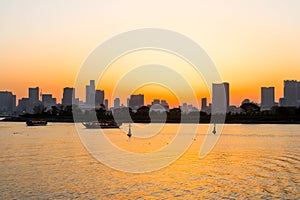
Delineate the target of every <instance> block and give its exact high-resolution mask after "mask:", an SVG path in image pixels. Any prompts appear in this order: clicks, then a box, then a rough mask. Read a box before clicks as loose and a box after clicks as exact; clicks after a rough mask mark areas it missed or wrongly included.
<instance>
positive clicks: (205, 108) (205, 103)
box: [201, 98, 207, 111]
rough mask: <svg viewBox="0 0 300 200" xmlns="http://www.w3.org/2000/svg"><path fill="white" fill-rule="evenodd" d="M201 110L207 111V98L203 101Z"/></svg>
mask: <svg viewBox="0 0 300 200" xmlns="http://www.w3.org/2000/svg"><path fill="white" fill-rule="evenodd" d="M201 110H202V111H206V110H207V98H202V99H201Z"/></svg>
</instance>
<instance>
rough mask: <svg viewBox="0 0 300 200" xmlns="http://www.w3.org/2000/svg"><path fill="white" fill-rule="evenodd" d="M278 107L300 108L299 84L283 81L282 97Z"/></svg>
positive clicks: (292, 81)
mask: <svg viewBox="0 0 300 200" xmlns="http://www.w3.org/2000/svg"><path fill="white" fill-rule="evenodd" d="M280 106H300V82H298V81H296V80H284V97H283V98H281V99H280Z"/></svg>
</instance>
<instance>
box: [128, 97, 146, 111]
mask: <svg viewBox="0 0 300 200" xmlns="http://www.w3.org/2000/svg"><path fill="white" fill-rule="evenodd" d="M142 106H144V95H143V94H137V95H135V94H133V95H131V96H130V99H129V107H130V108H132V109H133V110H137V109H138V108H140V107H142Z"/></svg>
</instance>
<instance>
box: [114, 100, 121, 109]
mask: <svg viewBox="0 0 300 200" xmlns="http://www.w3.org/2000/svg"><path fill="white" fill-rule="evenodd" d="M114 108H120V98H115V99H114Z"/></svg>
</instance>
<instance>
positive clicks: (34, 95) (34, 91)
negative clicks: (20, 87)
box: [26, 87, 40, 113]
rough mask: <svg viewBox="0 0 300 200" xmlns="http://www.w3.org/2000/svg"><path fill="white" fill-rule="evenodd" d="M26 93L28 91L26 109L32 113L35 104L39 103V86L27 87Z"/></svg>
mask: <svg viewBox="0 0 300 200" xmlns="http://www.w3.org/2000/svg"><path fill="white" fill-rule="evenodd" d="M28 93H29V102H28V104H27V106H26V111H27V112H28V113H34V108H35V107H36V106H39V105H40V101H39V95H40V90H39V87H36V88H29V89H28Z"/></svg>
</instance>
